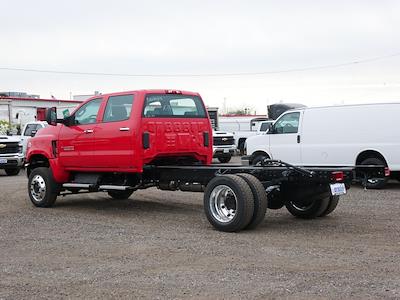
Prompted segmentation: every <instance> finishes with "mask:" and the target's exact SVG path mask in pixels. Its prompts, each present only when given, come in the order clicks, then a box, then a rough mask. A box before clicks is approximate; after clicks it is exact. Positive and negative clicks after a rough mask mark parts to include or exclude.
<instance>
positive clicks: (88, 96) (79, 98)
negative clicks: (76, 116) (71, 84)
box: [72, 91, 101, 101]
mask: <svg viewBox="0 0 400 300" xmlns="http://www.w3.org/2000/svg"><path fill="white" fill-rule="evenodd" d="M99 95H101V93H100V92H99V91H94V94H87V95H74V96H73V97H72V99H74V100H78V101H85V100H87V99H89V98H91V97H93V96H99Z"/></svg>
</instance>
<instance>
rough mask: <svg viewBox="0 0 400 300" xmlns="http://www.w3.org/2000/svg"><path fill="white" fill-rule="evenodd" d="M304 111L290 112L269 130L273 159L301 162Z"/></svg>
mask: <svg viewBox="0 0 400 300" xmlns="http://www.w3.org/2000/svg"><path fill="white" fill-rule="evenodd" d="M302 113H303V112H300V111H295V112H288V113H285V114H284V115H282V116H281V117H280V118H279V119H278V120H276V122H275V123H274V126H273V129H272V130H270V131H269V132H268V136H269V153H271V155H272V158H273V159H280V160H283V161H285V162H288V163H291V164H295V165H300V164H301V147H300V145H301V136H300V121H301V116H302Z"/></svg>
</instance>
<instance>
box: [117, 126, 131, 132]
mask: <svg viewBox="0 0 400 300" xmlns="http://www.w3.org/2000/svg"><path fill="white" fill-rule="evenodd" d="M129 129H130V128H129V127H121V128H120V129H119V131H129Z"/></svg>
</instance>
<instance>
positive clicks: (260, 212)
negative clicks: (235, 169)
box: [237, 173, 268, 229]
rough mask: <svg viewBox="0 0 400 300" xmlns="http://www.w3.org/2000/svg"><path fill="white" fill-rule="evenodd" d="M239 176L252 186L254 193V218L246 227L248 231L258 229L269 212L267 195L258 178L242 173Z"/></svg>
mask: <svg viewBox="0 0 400 300" xmlns="http://www.w3.org/2000/svg"><path fill="white" fill-rule="evenodd" d="M237 176H239V177H241V178H243V179H244V180H245V181H246V182H247V184H248V185H249V186H250V189H251V192H252V193H253V197H254V212H253V217H252V218H251V221H250V223H249V225H247V226H246V229H253V228H255V227H257V225H258V224H260V223H261V222H262V221H263V220H264V218H265V212H266V211H267V206H268V200H267V193H266V192H265V188H264V186H263V185H262V183H261V182H260V180H258V179H257V177H255V176H253V175H251V174H246V173H240V174H237Z"/></svg>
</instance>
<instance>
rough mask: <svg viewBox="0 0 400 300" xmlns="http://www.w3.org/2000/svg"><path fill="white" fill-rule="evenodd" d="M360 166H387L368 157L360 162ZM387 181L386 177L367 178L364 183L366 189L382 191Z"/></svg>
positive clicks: (378, 159)
mask: <svg viewBox="0 0 400 300" xmlns="http://www.w3.org/2000/svg"><path fill="white" fill-rule="evenodd" d="M361 165H381V166H387V164H386V163H385V162H384V161H382V160H381V159H380V158H376V157H370V158H367V159H365V160H363V161H362V162H361ZM388 181H389V178H388V177H381V178H368V179H367V182H366V188H367V189H371V190H377V189H382V188H384V187H385V185H386V184H387V182H388Z"/></svg>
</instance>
